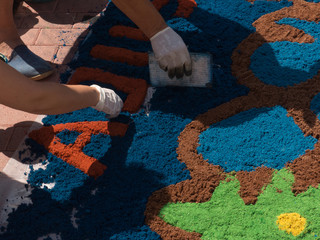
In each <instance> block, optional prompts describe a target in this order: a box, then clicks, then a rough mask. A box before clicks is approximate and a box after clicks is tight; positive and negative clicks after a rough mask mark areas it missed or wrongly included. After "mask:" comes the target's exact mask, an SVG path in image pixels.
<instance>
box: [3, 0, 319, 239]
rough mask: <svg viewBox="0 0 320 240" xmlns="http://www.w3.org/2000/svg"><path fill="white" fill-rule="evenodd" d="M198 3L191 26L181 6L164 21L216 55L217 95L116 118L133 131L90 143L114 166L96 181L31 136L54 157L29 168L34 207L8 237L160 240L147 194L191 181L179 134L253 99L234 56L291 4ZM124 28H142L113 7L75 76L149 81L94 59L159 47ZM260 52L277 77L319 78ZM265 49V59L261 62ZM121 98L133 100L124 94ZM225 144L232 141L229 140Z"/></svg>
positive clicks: (161, 98)
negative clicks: (97, 51) (86, 72)
mask: <svg viewBox="0 0 320 240" xmlns="http://www.w3.org/2000/svg"><path fill="white" fill-rule="evenodd" d="M197 3H198V8H196V9H194V12H193V13H192V14H191V16H190V17H189V18H188V19H179V18H176V17H173V14H174V12H175V11H176V8H177V6H178V5H177V1H176V0H172V1H170V3H169V4H168V5H167V6H165V7H163V8H162V9H161V14H162V15H163V16H164V18H165V19H166V21H167V22H168V23H169V24H170V25H171V26H172V27H173V28H174V29H175V30H177V32H178V33H179V34H180V35H181V36H182V37H183V39H184V40H185V42H186V44H187V45H188V47H189V50H190V51H192V52H210V53H211V54H212V55H213V59H214V64H213V72H214V86H213V88H212V89H198V88H165V89H157V91H156V93H155V94H154V96H153V98H152V100H151V109H150V112H149V113H148V114H146V112H145V111H144V110H143V109H142V110H141V111H139V112H138V113H136V114H128V113H122V114H121V115H120V116H119V117H118V118H117V119H114V120H113V121H117V122H123V123H127V124H129V128H128V131H127V133H126V135H125V136H124V137H110V136H104V135H96V136H95V137H94V138H93V141H92V142H91V144H90V145H88V146H86V150H85V151H86V153H87V154H90V155H91V156H94V157H96V158H97V159H98V160H99V161H100V162H102V163H103V164H105V165H107V166H108V168H107V170H106V171H105V173H104V175H103V176H101V177H99V178H98V179H97V180H95V179H92V178H90V177H88V176H87V175H85V174H84V173H82V172H81V171H80V170H78V169H75V168H74V167H72V166H70V165H68V164H66V163H65V162H64V161H62V160H61V159H59V158H57V157H55V156H53V155H52V154H50V153H47V152H46V151H45V150H44V149H43V147H41V146H39V145H37V144H36V143H35V142H33V141H32V140H31V139H28V140H27V144H28V145H29V147H30V149H32V151H33V152H34V153H35V154H42V153H44V154H46V155H47V159H48V160H47V161H46V162H45V164H47V167H46V169H39V170H34V169H31V172H30V175H29V184H30V185H31V186H33V190H32V192H31V195H30V198H31V200H32V204H30V205H26V204H21V205H20V206H19V207H18V208H17V209H15V210H14V211H13V212H12V213H11V214H10V215H9V218H8V226H7V228H6V229H1V230H2V233H1V234H0V239H4V240H7V239H28V240H33V239H34V240H36V239H38V238H39V237H42V236H46V235H48V234H50V233H56V234H57V235H59V236H60V238H61V239H68V240H73V239H77V240H79V239H101V240H103V239H160V236H159V235H158V234H157V233H155V232H152V231H151V230H150V228H149V227H148V226H147V225H145V223H144V211H145V207H146V203H147V200H148V197H149V196H150V195H151V194H152V193H153V192H154V191H156V190H158V189H161V188H163V187H165V186H168V185H170V184H175V183H178V182H181V181H184V180H186V179H189V178H190V175H189V172H188V170H186V169H185V168H186V166H185V164H182V163H180V162H179V161H178V159H177V154H176V148H177V146H178V142H177V138H178V136H179V135H180V133H181V131H182V130H183V129H184V128H185V126H186V125H187V124H188V123H190V122H191V121H192V120H193V119H194V118H195V117H196V116H197V115H199V114H201V113H204V112H206V111H207V110H208V109H211V108H214V107H216V106H218V105H220V104H222V103H225V102H228V101H230V100H231V99H234V98H236V97H239V96H244V95H247V94H248V92H249V90H248V89H247V88H246V87H244V86H241V85H239V84H237V82H236V79H235V78H234V77H233V76H232V74H231V64H232V62H231V54H232V52H233V50H234V49H235V48H236V47H237V45H238V44H239V43H240V42H241V41H242V40H244V39H245V38H246V37H247V36H248V35H249V34H250V33H252V32H254V31H255V29H254V28H253V27H252V23H253V22H254V21H255V20H257V19H258V18H259V17H261V16H262V15H264V14H267V13H270V12H274V11H276V10H279V9H281V8H283V7H287V6H291V4H292V3H291V2H288V1H280V2H275V1H256V2H255V3H254V4H251V3H248V2H247V1H244V0H215V1H208V0H198V1H197ZM118 24H121V25H126V26H134V25H133V23H132V22H131V21H130V20H129V19H128V18H127V17H125V16H124V15H123V14H122V13H121V12H120V11H119V10H118V9H117V8H116V7H115V6H114V5H113V4H112V3H111V4H110V5H109V6H108V8H107V10H106V12H105V13H104V14H103V15H102V17H101V18H100V19H99V20H98V21H97V22H96V23H95V24H93V25H92V26H91V27H90V30H91V31H90V33H89V35H88V36H87V38H86V39H85V40H84V41H83V42H82V43H81V44H80V46H79V54H78V57H77V58H76V59H75V60H74V61H72V62H71V63H70V67H71V69H73V70H74V69H76V68H78V67H81V66H85V67H93V68H99V69H103V70H105V71H110V72H112V73H115V74H118V75H123V76H129V77H134V78H143V79H146V80H147V81H148V79H149V72H148V68H147V67H133V66H128V65H126V64H122V63H114V62H111V61H104V60H98V59H93V58H92V57H91V56H90V54H89V53H90V50H91V49H92V47H93V46H95V45H96V44H103V45H108V46H115V47H122V48H127V49H130V50H134V51H140V52H147V51H150V50H151V46H150V43H148V42H140V41H136V40H132V39H127V38H121V39H120V38H113V37H111V36H110V35H108V30H109V29H110V28H111V27H113V26H115V25H118ZM262 47H263V49H262V50H263V51H261V49H258V53H257V54H256V55H255V57H256V60H255V61H257V62H258V61H263V58H264V57H265V55H267V56H268V58H269V59H272V60H274V62H275V63H277V65H276V66H275V68H274V69H276V71H278V72H282V71H288V72H291V71H294V74H295V75H299V74H300V75H303V76H306V75H307V74H309V73H306V71H309V72H310V71H311V72H312V71H313V70H306V69H294V68H290V66H286V65H281V62H277V61H276V60H277V54H275V53H274V48H273V46H272V45H270V44H269V45H268V44H266V45H264V46H262ZM259 51H260V52H263V54H260V55H259V53H260V52H259ZM259 56H260V57H259ZM310 64H311V65H313V64H317V63H311V62H310ZM252 68H253V71H254V72H255V73H256V74H259V71H261V70H260V69H258V68H256V67H255V66H254V65H253V67H252ZM314 68H315V67H312V66H310V67H309V69H314ZM70 74H71V72H66V73H65V74H63V75H62V79H63V82H66V81H67V79H68V77H69V76H70ZM303 80H306V79H303ZM264 81H268V80H264ZM87 84H89V83H87ZM272 84H275V85H277V84H281V83H272ZM288 84H291V83H288ZM118 93H119V94H120V95H121V97H122V98H123V99H124V100H125V98H126V96H125V94H123V93H120V92H118ZM268 111H269V110H267V109H266V110H265V111H262V112H258V113H257V112H253V113H252V115H251V116H249V117H247V118H245V119H244V121H251V120H252V119H254V118H255V117H256V116H257V114H258V115H259V114H260V113H261V114H262V113H264V112H268ZM107 120H108V119H106V117H105V115H104V114H103V113H99V112H97V111H95V110H93V109H91V108H90V109H84V110H80V111H75V112H72V113H68V114H62V115H54V116H47V117H46V118H45V119H44V120H43V123H44V124H45V125H54V124H59V123H68V122H80V121H107ZM228 124H231V125H232V124H234V126H235V127H236V126H237V124H238V121H237V120H236V119H235V121H234V122H232V121H231V122H228ZM282 134H284V135H285V134H287V133H286V129H283V131H282ZM75 136H76V134H75V133H67V132H64V133H61V135H60V137H61V138H62V141H64V142H66V143H68V142H69V143H70V142H72V141H74V139H75ZM218 137H219V138H223V137H224V136H223V134H222V135H220V136H218ZM275 147H276V146H275ZM258 150H259V149H258ZM258 150H257V151H258ZM43 183H55V186H54V187H53V188H52V189H48V188H40V186H41V185H42V184H43ZM74 210H76V211H75V212H74ZM71 216H74V218H75V219H76V220H75V223H76V224H75V225H74V224H72V221H71ZM47 239H50V237H48V238H47Z"/></svg>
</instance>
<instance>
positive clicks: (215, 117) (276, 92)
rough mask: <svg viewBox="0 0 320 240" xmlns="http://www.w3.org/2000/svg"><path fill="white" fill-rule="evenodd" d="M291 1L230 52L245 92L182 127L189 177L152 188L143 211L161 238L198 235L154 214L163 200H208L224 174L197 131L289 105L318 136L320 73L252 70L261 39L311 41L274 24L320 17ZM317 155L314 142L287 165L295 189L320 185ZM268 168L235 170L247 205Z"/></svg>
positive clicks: (317, 7) (316, 7)
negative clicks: (314, 106) (292, 79)
mask: <svg viewBox="0 0 320 240" xmlns="http://www.w3.org/2000/svg"><path fill="white" fill-rule="evenodd" d="M249 2H254V0H251V1H250V0H249ZM292 2H293V5H292V6H290V7H286V8H283V9H280V10H278V11H276V12H273V13H270V14H266V15H264V16H262V17H260V18H259V19H258V20H257V21H255V22H254V23H253V26H254V27H255V28H256V32H255V33H252V34H250V35H249V36H248V37H247V38H246V39H245V40H243V41H242V42H241V43H240V44H239V45H238V47H237V48H236V49H235V50H234V52H233V55H232V62H233V64H232V74H233V75H234V76H235V77H236V78H237V80H238V83H240V84H242V85H245V86H247V87H248V88H249V89H250V92H249V94H248V95H247V96H242V97H239V98H236V99H233V100H231V101H229V102H227V103H224V104H222V105H220V106H218V107H216V108H213V109H210V110H209V111H207V112H206V113H203V114H200V115H199V116H197V117H196V119H195V120H194V121H192V122H191V123H190V124H188V125H187V126H186V128H185V129H184V130H183V131H182V132H181V134H180V136H179V138H178V141H179V146H178V148H177V154H178V159H179V161H181V162H183V163H185V164H186V166H187V169H188V170H189V171H190V175H191V179H190V180H186V181H183V182H180V183H177V184H175V185H170V186H168V187H165V188H162V189H160V190H158V191H156V192H154V193H153V194H152V195H151V196H150V197H149V199H148V203H147V207H146V210H145V216H146V218H145V222H146V224H148V225H149V226H150V228H151V229H152V230H153V231H155V232H157V233H158V234H159V235H160V236H161V238H162V239H200V237H201V234H199V233H194V232H192V233H191V232H186V231H184V230H182V229H179V228H177V227H174V226H171V225H169V224H167V223H166V222H164V221H163V220H162V219H161V218H160V217H159V216H158V215H159V212H160V210H161V209H162V208H163V207H164V205H166V204H167V203H176V202H197V203H201V202H205V201H208V200H209V199H210V198H211V196H212V193H213V191H214V190H215V188H216V187H217V186H218V185H219V182H220V181H221V180H224V179H225V178H226V173H225V172H224V171H223V169H222V168H221V167H220V166H215V165H212V164H209V163H208V162H207V161H205V160H204V159H203V156H202V155H201V154H198V153H197V147H198V146H199V135H200V134H201V133H202V132H203V131H205V130H206V129H208V128H209V127H210V125H212V124H214V123H217V122H219V121H221V120H224V119H227V118H229V117H231V116H234V115H236V114H238V113H240V112H243V111H247V110H250V109H252V108H262V107H274V106H277V105H280V106H282V107H284V108H285V109H287V111H288V116H289V117H292V118H293V119H294V122H295V123H296V124H297V126H299V128H300V129H301V130H302V131H303V133H304V134H305V136H313V137H315V138H317V139H319V137H320V121H319V120H318V118H317V116H316V115H315V114H314V113H313V112H312V111H311V110H310V102H311V100H312V98H313V97H314V96H315V95H317V94H318V93H319V92H320V84H319V81H320V74H319V73H318V74H317V75H316V76H314V77H313V78H311V79H308V80H307V81H306V82H303V83H300V84H298V85H294V86H290V87H286V88H285V87H276V86H272V85H267V84H264V83H263V82H262V81H260V80H259V79H258V78H257V77H256V76H255V75H254V73H253V72H252V71H251V70H250V57H251V55H252V54H253V53H254V52H255V51H256V50H257V49H258V48H259V47H260V46H262V45H263V44H265V43H271V42H276V41H290V42H297V43H312V42H313V41H314V39H313V37H312V36H310V35H308V34H306V33H305V32H304V31H302V30H299V29H297V28H294V27H292V26H288V25H280V24H277V23H276V22H277V21H279V20H281V19H283V18H297V19H301V20H306V21H314V22H319V19H320V4H317V3H310V2H305V1H303V0H293V1H292ZM319 157H320V145H319V143H316V144H315V148H314V150H307V151H306V153H305V154H304V155H303V156H301V157H299V158H297V159H295V160H294V161H293V162H292V163H288V164H287V166H286V167H287V168H289V169H290V171H292V173H293V174H294V177H295V183H294V185H293V187H292V191H293V192H294V193H295V194H298V193H301V192H303V191H306V190H307V188H308V187H309V186H313V187H318V184H319V183H320V174H318V173H319V172H320V162H319V160H318V159H319ZM272 172H273V170H272V169H270V168H267V167H263V166H262V167H259V168H257V169H255V171H253V172H245V171H240V172H237V173H236V177H237V179H238V180H239V182H240V186H241V187H240V191H239V194H240V196H241V197H242V198H243V200H244V202H245V204H254V203H255V202H256V201H257V196H258V195H259V194H260V193H261V191H262V189H263V187H264V186H266V185H267V184H268V183H269V182H270V180H271V177H272Z"/></svg>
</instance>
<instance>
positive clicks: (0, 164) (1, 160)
mask: <svg viewBox="0 0 320 240" xmlns="http://www.w3.org/2000/svg"><path fill="white" fill-rule="evenodd" d="M13 154H14V152H13V151H4V152H2V151H1V152H0V171H2V170H3V168H4V167H5V166H6V165H7V162H8V161H9V159H10V158H11V157H12V156H13ZM1 176H2V175H0V177H1Z"/></svg>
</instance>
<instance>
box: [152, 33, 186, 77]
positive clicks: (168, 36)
mask: <svg viewBox="0 0 320 240" xmlns="http://www.w3.org/2000/svg"><path fill="white" fill-rule="evenodd" d="M150 41H151V46H152V49H153V52H154V54H155V57H156V59H157V60H158V61H159V65H160V68H161V69H163V70H164V71H168V75H169V77H170V78H174V77H175V76H176V77H177V78H182V77H183V75H184V74H185V75H187V76H190V75H191V74H192V64H191V59H190V54H189V51H188V49H187V46H186V45H185V43H184V42H183V40H182V38H181V37H180V36H179V35H178V34H177V33H176V32H175V31H173V30H172V28H170V27H167V28H165V29H164V30H162V31H160V32H158V33H157V34H155V35H154V36H153V37H151V38H150Z"/></svg>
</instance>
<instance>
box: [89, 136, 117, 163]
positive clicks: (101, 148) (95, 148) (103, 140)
mask: <svg viewBox="0 0 320 240" xmlns="http://www.w3.org/2000/svg"><path fill="white" fill-rule="evenodd" d="M110 146H111V137H110V136H109V135H104V134H98V135H92V136H91V142H90V143H89V144H87V145H86V146H85V147H84V149H83V153H84V154H86V155H88V156H90V157H94V158H96V159H100V158H102V157H103V156H104V155H105V153H106V152H107V151H108V149H109V148H110Z"/></svg>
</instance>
